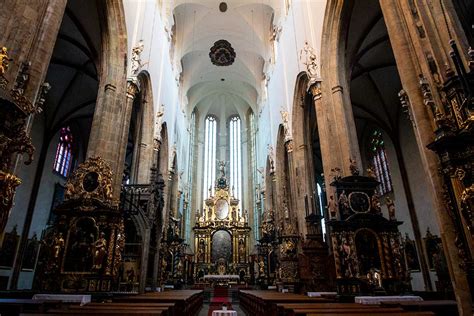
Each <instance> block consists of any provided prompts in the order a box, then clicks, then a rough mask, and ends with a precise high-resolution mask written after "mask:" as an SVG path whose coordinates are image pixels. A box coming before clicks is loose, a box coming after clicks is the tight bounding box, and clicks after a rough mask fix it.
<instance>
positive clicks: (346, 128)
mask: <svg viewBox="0 0 474 316" xmlns="http://www.w3.org/2000/svg"><path fill="white" fill-rule="evenodd" d="M332 53H334V54H335V52H332ZM333 67H334V68H332V69H333V71H335V69H338V71H339V72H345V69H344V68H343V67H340V66H338V65H334V66H333ZM338 80H340V79H336V80H331V81H328V82H321V81H318V82H316V83H315V84H313V85H312V86H311V89H310V90H311V93H312V95H313V101H314V107H315V110H316V118H317V121H318V131H319V139H320V144H321V156H322V157H321V158H322V161H323V168H324V181H325V185H326V188H327V191H326V194H327V197H328V199H329V196H330V195H331V194H332V189H331V188H332V187H331V186H330V184H331V182H332V180H333V179H332V178H331V174H332V172H331V169H333V168H340V169H341V170H342V173H343V175H350V174H351V172H350V168H349V166H350V160H351V159H353V160H354V159H355V160H356V162H357V165H358V167H359V169H361V165H362V163H361V158H360V151H359V143H358V140H357V131H356V127H355V122H354V115H353V114H352V104H351V102H350V99H349V95H348V92H346V91H345V90H347V89H344V87H348V84H343V85H341V84H340V83H339V82H338ZM323 95H324V97H323Z"/></svg>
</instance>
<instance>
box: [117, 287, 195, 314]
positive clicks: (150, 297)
mask: <svg viewBox="0 0 474 316" xmlns="http://www.w3.org/2000/svg"><path fill="white" fill-rule="evenodd" d="M113 301H114V302H115V303H172V304H174V308H173V312H172V315H176V316H178V315H189V316H192V315H196V314H197V313H198V312H199V311H200V309H201V307H202V304H203V291H201V290H180V291H166V292H156V293H146V294H142V295H136V296H127V297H119V298H114V299H113Z"/></svg>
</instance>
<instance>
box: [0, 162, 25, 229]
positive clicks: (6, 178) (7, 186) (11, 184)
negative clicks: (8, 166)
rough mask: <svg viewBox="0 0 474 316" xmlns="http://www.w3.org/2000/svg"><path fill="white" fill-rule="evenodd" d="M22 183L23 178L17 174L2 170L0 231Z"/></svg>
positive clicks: (0, 173) (0, 175) (0, 176)
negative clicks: (17, 189) (17, 188)
mask: <svg viewBox="0 0 474 316" xmlns="http://www.w3.org/2000/svg"><path fill="white" fill-rule="evenodd" d="M20 184H21V180H20V179H19V178H17V177H16V176H15V175H13V174H10V173H6V172H3V171H1V170H0V232H3V229H4V228H5V225H6V224H7V220H8V215H9V213H10V209H11V208H12V206H13V198H14V196H15V191H16V187H17V186H19V185H20Z"/></svg>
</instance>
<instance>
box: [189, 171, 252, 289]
mask: <svg viewBox="0 0 474 316" xmlns="http://www.w3.org/2000/svg"><path fill="white" fill-rule="evenodd" d="M193 231H194V249H195V251H194V253H195V270H194V276H195V280H196V281H197V282H199V281H203V280H204V276H205V275H238V276H239V278H240V281H243V280H246V279H247V278H248V277H249V260H248V257H249V248H250V247H249V242H250V227H249V225H248V211H246V210H241V209H240V207H239V200H238V199H236V198H235V197H234V196H233V195H232V193H231V192H230V190H229V187H228V185H227V179H226V178H225V175H224V174H223V175H222V176H221V177H220V178H219V179H218V180H217V181H216V186H215V193H214V195H211V196H210V197H209V198H208V199H206V201H205V203H204V207H203V209H202V210H201V211H198V212H197V213H196V224H195V226H194V228H193Z"/></svg>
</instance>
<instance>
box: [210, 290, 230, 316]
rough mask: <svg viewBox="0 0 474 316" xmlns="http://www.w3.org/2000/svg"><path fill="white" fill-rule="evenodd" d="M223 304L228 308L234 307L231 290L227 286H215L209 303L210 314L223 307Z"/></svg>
mask: <svg viewBox="0 0 474 316" xmlns="http://www.w3.org/2000/svg"><path fill="white" fill-rule="evenodd" d="M223 304H226V305H227V309H229V310H231V309H232V305H231V301H230V300H229V290H228V289H227V288H226V287H215V288H214V290H213V294H212V298H211V304H210V305H209V313H208V316H211V315H212V312H213V311H215V310H219V309H222V306H223Z"/></svg>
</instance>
